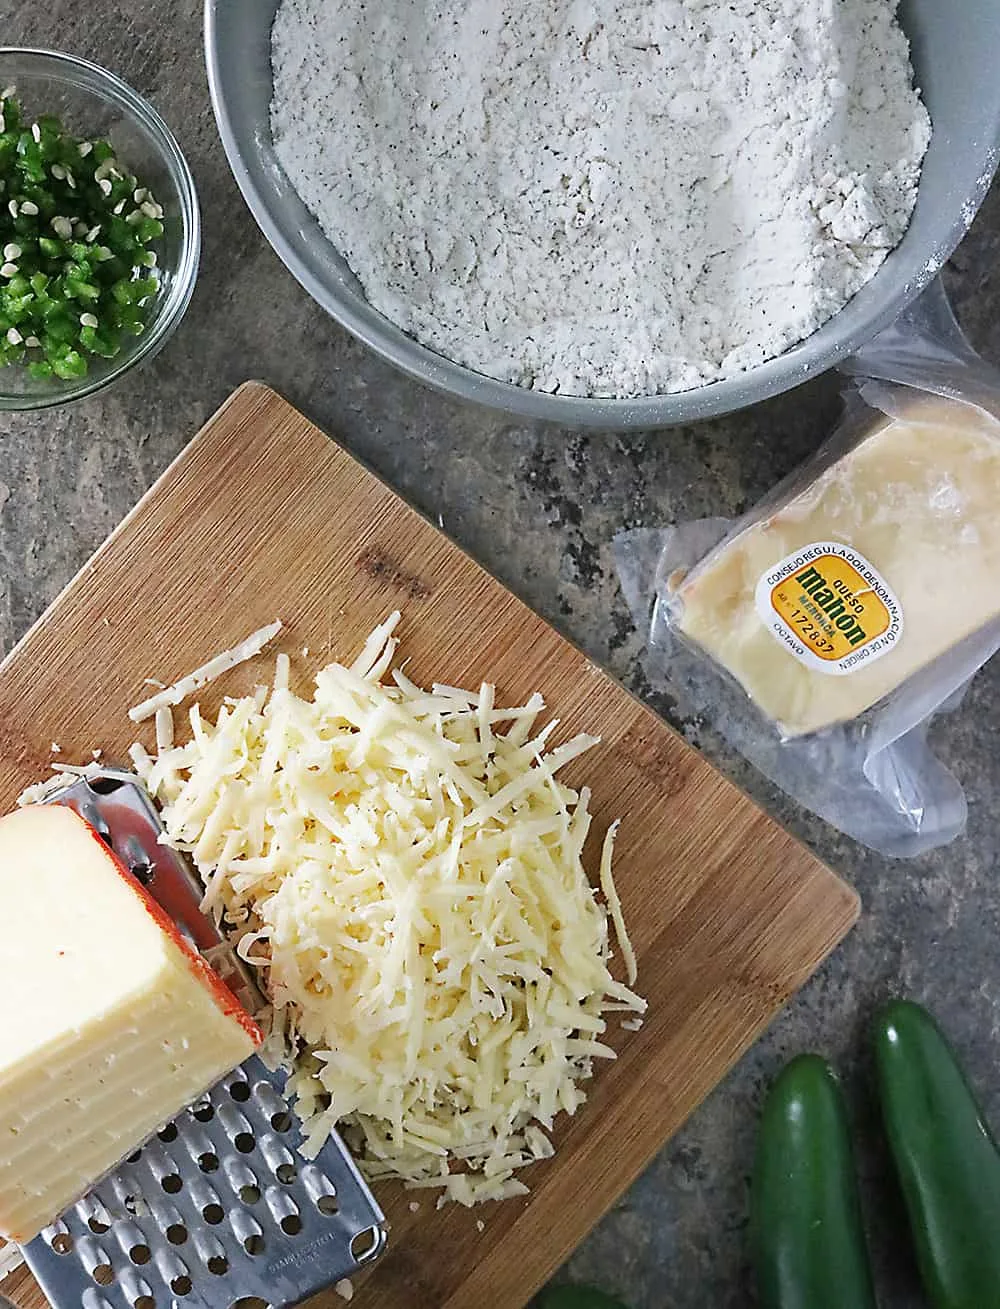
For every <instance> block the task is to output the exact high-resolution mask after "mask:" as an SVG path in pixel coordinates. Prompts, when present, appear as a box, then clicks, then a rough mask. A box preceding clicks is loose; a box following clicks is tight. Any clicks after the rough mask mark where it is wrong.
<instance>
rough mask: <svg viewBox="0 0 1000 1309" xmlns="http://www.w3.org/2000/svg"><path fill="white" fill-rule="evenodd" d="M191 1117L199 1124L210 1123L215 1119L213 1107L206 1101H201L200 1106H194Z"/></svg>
mask: <svg viewBox="0 0 1000 1309" xmlns="http://www.w3.org/2000/svg"><path fill="white" fill-rule="evenodd" d="M191 1116H192V1118H195V1119H197V1121H198V1122H199V1123H210V1122H211V1121H212V1119H213V1118H214V1117H215V1105H213V1104H211V1103H210V1102H209V1101H208V1100H205V1101H203V1102H202V1103H201V1104H196V1105H195V1106H194V1108H193V1109H192V1110H191Z"/></svg>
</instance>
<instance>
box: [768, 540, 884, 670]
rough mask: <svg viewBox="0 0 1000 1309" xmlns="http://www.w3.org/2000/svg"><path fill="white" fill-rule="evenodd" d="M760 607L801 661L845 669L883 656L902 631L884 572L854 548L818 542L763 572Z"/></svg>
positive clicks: (823, 667)
mask: <svg viewBox="0 0 1000 1309" xmlns="http://www.w3.org/2000/svg"><path fill="white" fill-rule="evenodd" d="M755 598H756V605H757V612H758V614H759V615H760V618H761V620H762V621H763V622H764V623H765V625H766V626H767V628H768V630H769V631H770V633H771V635H772V636H774V637H775V639H776V640H777V641H778V642H780V644H781V645H783V646H784V647H785V649H786V650H788V651H789V653H790V654H793V655H794V656H795V657H796V658H797V659H798V660H799V661H800V662H802V663H804V664H806V665H807V666H808V667H811V668H815V669H817V671H819V672H823V673H829V674H833V675H835V676H836V675H846V674H848V673H853V672H855V671H856V670H857V669H858V668H861V667H863V666H864V665H865V664H867V663H870V662H871V660H872V659H877V658H879V657H880V656H881V655H884V654H887V653H888V652H889V650H891V649H892V647H893V646H894V645H895V644H896V642H897V641H898V640H899V638H900V637H901V636H902V634H903V612H902V609H901V608H900V605H899V601H898V600H897V599H896V596H895V595H894V593H893V591H892V588H891V587H890V586H889V584H888V582H887V581H886V580H885V578H884V577H883V576H882V574H881V573H880V572H879V571H878V570H877V569H876V568H875V567H874V566H873V565H872V564H871V563H870V562H869V561H868V560H867V559H866V558H865V557H864V556H863V555H861V554H859V553H858V551H856V550H853V549H852V548H851V547H850V546H847V545H844V544H843V543H841V542H837V541H818V542H815V543H814V544H812V545H808V546H805V547H804V548H803V549H801V550H797V551H796V552H795V554H792V555H788V556H787V557H786V558H785V559H782V560H781V562H780V563H778V564H775V566H774V567H773V568H771V569H768V571H767V572H766V573H765V574H764V575H763V576H762V577H761V579H760V581H759V582H758V583H757V589H756V596H755Z"/></svg>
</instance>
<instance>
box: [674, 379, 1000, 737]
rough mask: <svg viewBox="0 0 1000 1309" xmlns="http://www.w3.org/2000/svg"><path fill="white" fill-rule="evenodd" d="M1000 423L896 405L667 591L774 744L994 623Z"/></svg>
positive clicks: (928, 405)
mask: <svg viewBox="0 0 1000 1309" xmlns="http://www.w3.org/2000/svg"><path fill="white" fill-rule="evenodd" d="M998 505H1000V422H998V420H997V419H996V418H994V417H993V416H992V415H991V414H987V413H986V412H984V411H983V410H981V409H977V408H976V407H975V406H973V405H968V404H961V403H957V402H955V401H949V400H944V399H941V398H939V397H936V396H934V397H929V396H924V397H919V398H918V397H911V396H905V395H904V396H903V397H902V398H901V399H900V400H899V402H898V405H897V412H895V413H892V414H888V413H886V414H878V415H873V417H872V420H871V424H870V426H869V427H868V428H867V430H863V431H861V432H860V435H859V438H858V439H857V440H855V442H854V444H853V445H852V446H851V447H850V448H849V449H847V450H846V451H845V452H844V453H842V454H841V455H840V457H839V458H837V459H835V460H833V461H832V462H829V463H828V464H827V465H826V466H825V467H823V468H822V469H821V470H820V471H819V472H818V473H816V474H810V473H809V472H808V471H807V472H806V475H805V477H804V478H803V480H801V481H799V482H798V484H797V485H795V486H794V487H793V488H792V489H791V490H790V491H789V492H788V493H787V494H786V495H785V496H783V497H782V498H781V500H780V501H779V502H778V503H777V504H775V505H773V506H769V508H768V511H767V512H766V513H764V514H760V515H751V516H750V517H749V518H748V520H747V521H746V524H745V526H743V528H742V529H741V530H739V531H737V532H736V533H735V534H733V535H732V536H730V537H728V538H727V539H726V540H724V541H723V542H722V543H721V544H720V545H719V546H718V547H717V548H716V549H715V550H714V551H712V552H711V553H710V554H709V555H707V556H706V557H705V558H704V559H703V560H702V561H701V562H700V564H698V565H697V566H696V567H695V568H694V569H693V570H692V571H691V572H690V573H689V574H687V575H686V576H685V577H683V578H682V580H681V582H680V585H679V586H678V587H677V589H676V590H675V591H674V592H673V593H672V596H671V605H672V607H673V608H674V611H675V612H676V613H677V619H676V622H677V628H678V630H679V631H680V632H681V633H682V634H683V635H684V636H685V637H687V638H688V639H689V640H691V641H693V642H694V643H695V644H697V645H698V646H699V647H700V648H701V649H703V650H705V651H707V653H708V654H710V655H711V656H712V657H713V658H714V659H715V660H716V661H717V662H718V664H719V665H721V666H722V667H723V668H724V669H726V671H727V672H728V673H729V674H730V675H731V676H732V677H733V678H735V680H736V681H737V682H739V683H740V685H741V686H742V687H743V688H744V690H746V692H747V693H748V695H749V696H750V698H751V700H753V701H754V703H755V704H756V705H757V706H758V707H759V708H760V709H761V710H762V711H763V712H764V713H765V714H766V715H767V716H768V717H769V718H770V719H771V720H772V721H773V722H774V723H776V724H777V725H778V726H779V728H780V729H781V732H782V734H783V736H785V737H792V736H801V735H804V734H807V733H811V732H815V731H821V730H823V729H825V728H828V727H831V726H834V725H835V724H838V723H847V722H851V721H853V720H854V719H856V718H857V717H858V716H859V715H861V714H863V713H865V712H867V711H868V710H869V709H870V708H871V707H872V706H873V705H876V704H877V703H879V701H881V700H883V699H884V698H885V697H886V696H888V695H890V694H892V692H894V691H895V690H896V689H897V688H898V687H900V686H902V685H903V683H904V682H905V681H906V680H907V678H909V677H911V676H913V674H915V673H917V672H919V671H920V670H921V669H924V668H927V667H928V666H929V665H930V664H932V663H933V662H934V661H935V660H936V659H939V658H940V657H941V656H942V655H944V654H945V653H946V652H948V651H949V650H952V649H954V648H955V647H956V646H958V645H959V644H960V643H961V642H962V641H964V640H965V639H966V638H967V637H969V636H970V635H972V634H973V633H975V632H978V631H979V630H980V629H981V628H983V627H984V626H985V625H986V624H989V623H992V622H994V621H996V620H997V619H998V618H1000V588H998V586H997V583H996V578H997V577H998V576H1000V515H998V513H997V506H998Z"/></svg>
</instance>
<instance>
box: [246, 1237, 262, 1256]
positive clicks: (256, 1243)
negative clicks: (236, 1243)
mask: <svg viewBox="0 0 1000 1309" xmlns="http://www.w3.org/2000/svg"><path fill="white" fill-rule="evenodd" d="M265 1248H266V1242H265V1241H264V1238H263V1236H261V1235H260V1234H259V1233H254V1234H253V1235H252V1236H248V1237H246V1238H245V1240H244V1242H243V1249H244V1250H246V1252H247V1254H248V1255H251V1256H252V1257H254V1258H256V1257H257V1255H261V1254H263V1253H264V1250H265Z"/></svg>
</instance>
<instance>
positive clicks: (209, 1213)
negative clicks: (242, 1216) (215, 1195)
mask: <svg viewBox="0 0 1000 1309" xmlns="http://www.w3.org/2000/svg"><path fill="white" fill-rule="evenodd" d="M201 1216H202V1218H204V1220H205V1222H206V1223H211V1225H212V1226H213V1227H218V1225H219V1223H221V1222H222V1220H223V1218H225V1216H226V1211H225V1209H223V1207H222V1205H221V1204H218V1203H217V1202H216V1201H214V1200H213V1201H212V1203H211V1204H207V1205H205V1207H204V1209H202V1211H201Z"/></svg>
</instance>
